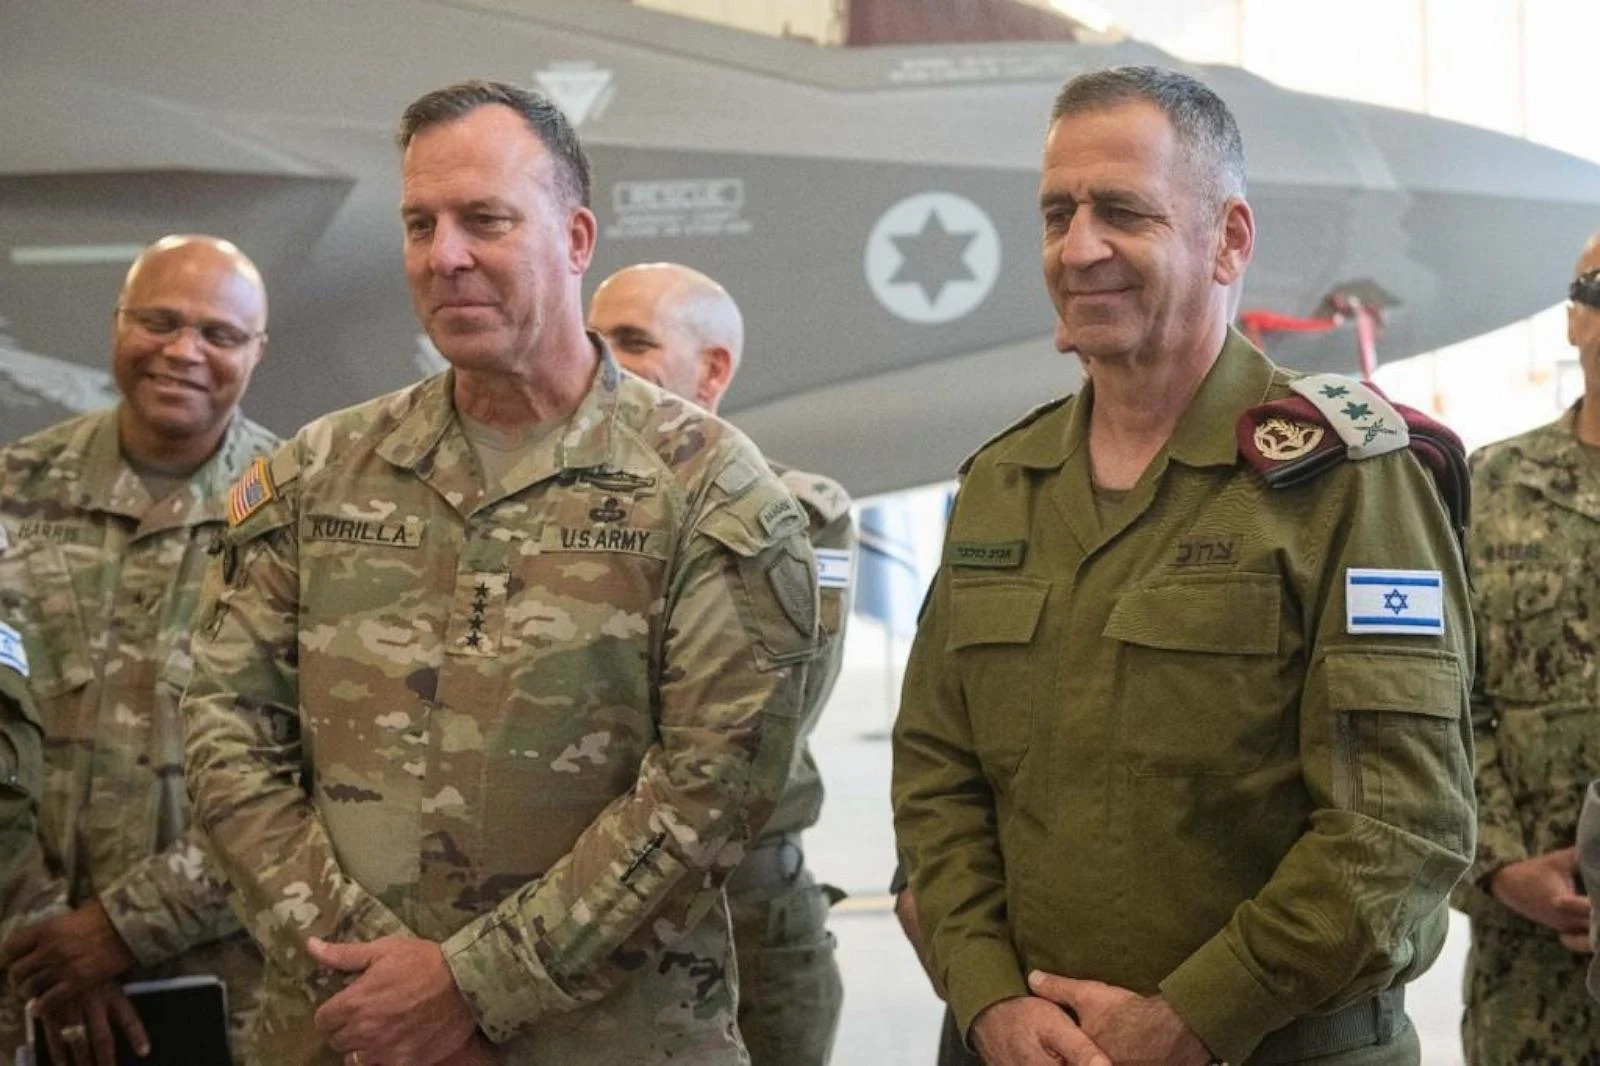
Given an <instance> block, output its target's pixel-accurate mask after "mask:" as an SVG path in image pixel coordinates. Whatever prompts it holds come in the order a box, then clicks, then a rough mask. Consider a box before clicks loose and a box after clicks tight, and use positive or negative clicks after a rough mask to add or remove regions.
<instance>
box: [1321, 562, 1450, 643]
mask: <svg viewBox="0 0 1600 1066" xmlns="http://www.w3.org/2000/svg"><path fill="white" fill-rule="evenodd" d="M1344 575H1345V576H1344V605H1345V632H1347V633H1352V634H1362V633H1396V634H1404V635H1406V636H1416V637H1426V636H1443V635H1444V581H1443V579H1442V578H1441V577H1440V574H1439V571H1437V570H1371V569H1366V568H1363V567H1356V566H1352V567H1349V568H1348V569H1346V570H1345V572H1344Z"/></svg>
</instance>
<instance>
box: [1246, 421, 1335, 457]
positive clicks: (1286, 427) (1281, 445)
mask: <svg viewBox="0 0 1600 1066" xmlns="http://www.w3.org/2000/svg"><path fill="white" fill-rule="evenodd" d="M1325 433H1326V430H1324V429H1323V428H1322V427H1321V426H1319V425H1317V424H1315V423H1313V422H1294V421H1291V420H1289V419H1287V418H1269V419H1267V420H1266V421H1265V422H1263V423H1261V424H1260V425H1259V426H1257V427H1256V430H1255V445H1256V451H1258V452H1260V453H1261V455H1262V456H1263V457H1264V458H1267V459H1271V460H1273V461H1274V462H1279V463H1282V462H1287V461H1288V460H1290V459H1298V458H1300V457H1301V456H1302V455H1308V454H1310V453H1311V452H1313V451H1315V450H1316V447H1317V445H1319V444H1321V443H1322V438H1323V436H1324V434H1325Z"/></svg>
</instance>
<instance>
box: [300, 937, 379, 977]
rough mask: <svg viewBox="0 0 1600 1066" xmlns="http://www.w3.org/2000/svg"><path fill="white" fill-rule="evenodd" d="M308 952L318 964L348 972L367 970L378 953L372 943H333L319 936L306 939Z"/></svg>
mask: <svg viewBox="0 0 1600 1066" xmlns="http://www.w3.org/2000/svg"><path fill="white" fill-rule="evenodd" d="M306 952H307V953H308V954H309V955H310V956H311V957H312V958H313V959H315V960H316V962H317V964H318V965H320V966H326V967H328V968H329V969H333V970H343V971H345V972H346V973H359V972H361V971H362V970H365V969H366V968H367V967H368V966H369V965H371V964H372V960H373V958H374V956H375V954H376V953H375V951H374V948H373V944H371V943H366V944H363V943H360V942H357V943H354V944H331V943H329V942H328V941H326V940H323V939H322V938H321V937H317V936H314V937H311V938H310V939H308V940H307V941H306Z"/></svg>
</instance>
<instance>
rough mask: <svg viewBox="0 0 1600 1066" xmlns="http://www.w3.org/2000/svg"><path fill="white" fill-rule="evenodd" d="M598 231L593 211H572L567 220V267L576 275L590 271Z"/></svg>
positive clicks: (580, 207)
mask: <svg viewBox="0 0 1600 1066" xmlns="http://www.w3.org/2000/svg"><path fill="white" fill-rule="evenodd" d="M598 229H599V226H598V224H597V223H596V222H595V220H594V212H593V211H591V210H589V209H588V208H587V207H583V206H578V207H574V208H573V209H572V214H571V215H570V216H569V217H568V218H567V265H568V266H569V267H570V268H571V270H572V272H573V273H574V274H579V275H581V274H583V272H584V271H586V270H588V269H589V260H591V259H593V258H594V244H595V234H596V232H597V231H598Z"/></svg>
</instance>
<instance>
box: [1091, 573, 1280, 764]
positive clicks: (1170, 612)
mask: <svg viewBox="0 0 1600 1066" xmlns="http://www.w3.org/2000/svg"><path fill="white" fill-rule="evenodd" d="M1281 600H1282V590H1281V587H1280V583H1279V579H1278V577H1277V575H1275V574H1213V575H1195V576H1193V577H1189V578H1186V579H1184V580H1182V581H1176V582H1170V583H1167V584H1161V585H1153V586H1145V587H1139V588H1134V589H1131V590H1130V591H1129V592H1128V593H1127V594H1126V595H1124V596H1123V597H1122V598H1121V599H1120V600H1119V601H1118V602H1117V605H1116V606H1115V607H1114V608H1113V609H1112V612H1111V617H1110V619H1109V620H1108V621H1107V622H1106V625H1105V629H1104V635H1105V636H1106V637H1107V638H1109V639H1111V640H1114V641H1117V642H1118V643H1119V644H1120V645H1121V646H1120V647H1119V648H1118V650H1117V673H1116V689H1115V692H1116V696H1115V699H1116V705H1117V706H1116V714H1117V717H1118V719H1119V721H1120V723H1121V725H1122V728H1123V742H1124V744H1125V745H1126V748H1127V750H1128V751H1129V753H1130V756H1131V758H1132V760H1133V763H1134V767H1135V772H1136V773H1140V774H1143V775H1147V776H1190V775H1210V774H1215V775H1229V774H1240V773H1244V772H1246V771H1248V770H1250V769H1252V768H1253V767H1255V766H1258V765H1259V764H1260V763H1261V762H1262V761H1263V760H1264V759H1265V758H1266V757H1267V756H1268V755H1269V754H1270V753H1271V751H1272V749H1273V748H1274V746H1275V745H1276V744H1277V742H1278V741H1279V739H1280V734H1281V732H1282V731H1283V730H1284V729H1286V728H1288V723H1289V722H1290V718H1289V717H1288V715H1287V712H1288V710H1289V709H1290V708H1291V707H1292V706H1293V705H1294V702H1295V700H1294V697H1295V685H1294V684H1293V683H1292V680H1293V679H1292V677H1291V676H1290V670H1289V667H1288V656H1286V655H1284V654H1283V652H1282V649H1280V630H1281V617H1280V612H1281V609H1282V603H1281Z"/></svg>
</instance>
